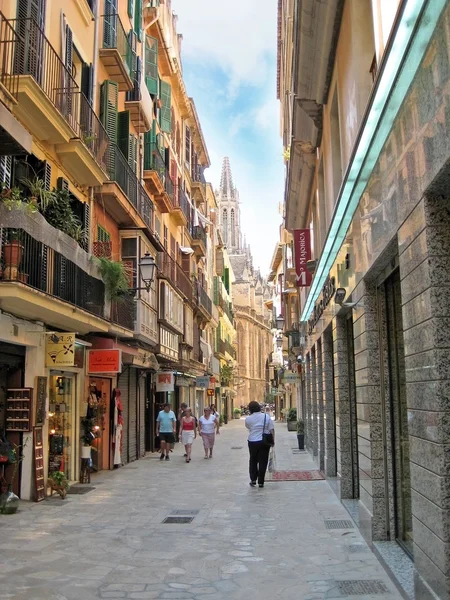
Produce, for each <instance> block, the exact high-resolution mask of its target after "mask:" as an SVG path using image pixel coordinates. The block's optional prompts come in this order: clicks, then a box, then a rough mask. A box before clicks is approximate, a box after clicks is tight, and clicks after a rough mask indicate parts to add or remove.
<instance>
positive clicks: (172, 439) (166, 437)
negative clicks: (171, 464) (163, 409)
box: [159, 431, 175, 444]
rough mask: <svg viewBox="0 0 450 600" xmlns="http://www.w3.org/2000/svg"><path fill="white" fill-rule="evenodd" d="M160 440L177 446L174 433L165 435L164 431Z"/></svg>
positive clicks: (160, 433)
mask: <svg viewBox="0 0 450 600" xmlns="http://www.w3.org/2000/svg"><path fill="white" fill-rule="evenodd" d="M159 440H160V441H161V442H166V443H167V444H175V436H174V434H173V433H172V432H170V433H169V432H167V433H165V432H164V431H160V432H159Z"/></svg>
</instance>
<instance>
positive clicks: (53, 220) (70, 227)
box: [43, 190, 86, 245]
mask: <svg viewBox="0 0 450 600" xmlns="http://www.w3.org/2000/svg"><path fill="white" fill-rule="evenodd" d="M52 193H53V195H54V202H51V203H50V204H49V205H48V206H47V209H46V210H45V211H43V215H44V217H45V219H46V220H47V222H48V223H50V225H52V226H53V227H55V229H59V230H60V231H62V232H63V233H66V234H67V235H68V236H69V237H71V238H72V239H73V240H75V241H76V242H77V243H78V244H80V245H81V243H82V242H83V241H84V239H85V237H86V231H85V230H84V229H83V224H82V223H81V221H80V219H79V218H78V217H77V216H76V215H75V213H74V212H73V209H72V205H71V197H70V193H69V192H68V191H67V190H53V192H52Z"/></svg>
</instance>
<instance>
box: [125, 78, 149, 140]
mask: <svg viewBox="0 0 450 600" xmlns="http://www.w3.org/2000/svg"><path fill="white" fill-rule="evenodd" d="M125 110H128V112H129V113H130V120H131V122H132V124H133V125H134V127H135V128H136V131H139V132H140V133H142V132H144V133H145V132H147V131H149V130H150V129H151V126H152V120H153V102H152V99H151V96H150V94H149V93H148V90H147V87H146V86H145V83H144V81H143V79H141V81H137V80H136V79H135V81H134V87H133V89H132V90H131V92H127V95H126V99H125Z"/></svg>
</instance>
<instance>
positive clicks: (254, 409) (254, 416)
mask: <svg viewBox="0 0 450 600" xmlns="http://www.w3.org/2000/svg"><path fill="white" fill-rule="evenodd" d="M248 410H249V412H250V414H249V416H248V417H246V419H245V426H246V427H247V429H248V430H249V434H248V452H249V455H250V459H249V472H250V485H251V486H252V487H255V485H256V481H258V484H259V487H260V488H263V487H264V478H265V476H266V471H267V463H268V462H269V452H270V447H271V445H270V444H269V443H268V442H267V441H266V440H265V439H264V438H265V435H266V434H272V440H273V443H275V427H274V424H273V421H272V419H271V418H270V417H269V415H268V414H267V413H266V412H265V411H261V406H260V404H259V402H256V400H253V401H252V402H250V404H249V405H248Z"/></svg>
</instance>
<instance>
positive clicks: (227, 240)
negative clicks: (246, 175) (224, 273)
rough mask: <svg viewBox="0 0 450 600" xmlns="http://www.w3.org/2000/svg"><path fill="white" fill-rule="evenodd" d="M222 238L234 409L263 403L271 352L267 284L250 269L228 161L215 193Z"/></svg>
mask: <svg viewBox="0 0 450 600" xmlns="http://www.w3.org/2000/svg"><path fill="white" fill-rule="evenodd" d="M216 196H217V203H218V209H219V223H220V229H221V234H222V238H223V241H224V244H225V246H226V248H227V251H228V256H229V258H230V262H231V265H232V268H233V274H234V280H233V283H232V296H233V307H234V312H235V321H236V332H237V339H236V350H237V353H236V362H237V364H236V366H235V369H234V389H235V390H236V392H237V395H236V397H235V398H234V406H235V407H240V406H241V405H247V404H248V403H249V402H250V401H251V400H258V401H259V402H264V399H265V397H266V394H268V393H269V392H270V389H269V368H268V366H269V357H270V353H271V351H272V334H271V318H272V315H271V313H270V311H269V310H268V309H267V308H266V306H265V304H264V302H265V301H266V300H268V299H270V292H269V289H268V286H267V281H266V280H265V279H264V278H263V277H262V276H261V274H260V273H259V271H257V270H255V269H254V268H253V259H252V255H251V250H250V247H249V246H248V245H247V243H246V242H245V236H244V234H243V232H242V229H241V216H240V208H239V203H240V199H239V192H238V190H237V189H236V187H235V186H234V183H233V177H232V173H231V167H230V161H229V159H228V158H227V157H225V158H224V160H223V165H222V176H221V181H220V189H219V190H218V191H217V193H216Z"/></svg>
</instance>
